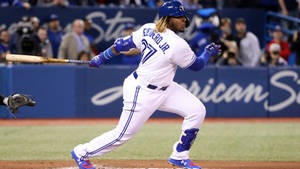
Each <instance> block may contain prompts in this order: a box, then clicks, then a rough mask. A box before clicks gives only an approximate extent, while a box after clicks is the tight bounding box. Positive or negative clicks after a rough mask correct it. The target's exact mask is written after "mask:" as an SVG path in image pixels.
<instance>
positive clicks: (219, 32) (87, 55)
mask: <svg viewBox="0 0 300 169" xmlns="http://www.w3.org/2000/svg"><path fill="white" fill-rule="evenodd" d="M181 2H182V3H183V4H184V6H185V8H189V9H196V10H198V11H197V17H199V18H201V19H202V23H201V24H200V25H199V31H198V33H197V35H196V36H195V37H194V38H193V39H191V40H190V41H189V44H190V46H191V48H192V49H193V50H194V52H195V53H196V54H197V55H199V54H200V53H202V52H203V50H204V47H205V46H206V45H207V44H208V43H210V42H215V43H218V44H221V48H222V53H221V54H220V55H218V56H216V57H212V58H211V59H210V61H209V63H210V64H216V65H230V66H237V65H241V66H250V67H253V66H259V65H260V66H282V65H287V63H288V60H289V56H290V55H291V53H294V54H295V55H296V65H300V52H299V49H300V32H297V31H296V32H295V33H294V35H293V36H292V37H286V36H285V35H284V34H283V31H282V25H277V26H276V27H275V28H274V29H273V30H272V31H273V32H272V37H273V39H272V40H271V41H270V42H268V43H267V44H266V45H265V47H264V48H263V49H261V48H260V44H259V41H258V38H257V37H256V35H255V34H254V33H252V32H250V31H248V30H247V22H246V20H245V19H243V18H238V19H237V20H235V23H232V21H231V19H230V18H227V17H224V18H218V19H219V23H218V24H216V23H214V20H215V18H216V17H218V15H217V9H222V8H224V7H238V8H240V7H247V8H250V7H253V8H263V9H265V10H272V11H275V12H279V13H282V14H283V15H290V16H293V17H299V11H300V3H297V1H295V0H294V1H292V0H278V1H274V0H254V1H241V0H182V1H181ZM162 3H163V1H162V0H28V1H27V0H24V1H22V0H1V1H0V7H6V6H21V7H24V8H26V9H30V8H31V7H32V6H60V7H68V6H72V5H73V6H105V5H111V6H131V5H133V6H145V7H146V6H148V7H151V8H156V7H158V6H159V5H161V4H162ZM208 7H213V8H208ZM207 14H209V16H208V17H207V16H206V17H204V16H203V15H207ZM91 25H92V21H91V20H89V19H79V18H76V19H74V21H73V22H72V28H71V29H70V30H69V31H64V30H62V28H61V25H60V20H59V16H58V15H56V14H51V15H50V16H49V17H48V19H47V21H46V23H43V24H41V23H40V18H38V17H36V16H31V17H28V16H23V17H22V18H21V19H20V21H19V22H18V29H17V30H16V31H15V32H14V33H12V34H10V33H9V31H8V30H7V29H1V30H0V60H1V58H3V56H5V54H7V53H16V54H28V55H38V56H43V57H53V58H66V59H78V60H90V59H91V58H92V57H93V56H95V55H97V54H98V51H97V50H96V47H95V44H94V39H95V37H94V36H93V34H92V33H91V32H90V31H91ZM232 28H234V30H233V29H232ZM134 30H135V25H133V24H132V23H128V24H126V26H125V28H124V30H123V33H122V35H123V36H126V35H129V34H130V33H131V32H132V31H134ZM233 32H235V33H233ZM121 57H122V63H123V64H131V65H136V64H138V63H139V60H140V58H141V56H140V54H139V51H136V50H131V51H130V52H127V53H123V54H122V55H121Z"/></svg>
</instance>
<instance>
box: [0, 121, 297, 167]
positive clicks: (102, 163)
mask: <svg viewBox="0 0 300 169" xmlns="http://www.w3.org/2000/svg"><path fill="white" fill-rule="evenodd" d="M117 122H118V119H14V120H0V126H40V125H87V124H90V125H91V124H94V125H95V124H96V125H97V124H117ZM181 122H182V119H150V120H149V121H148V122H147V123H181ZM218 122H221V123H226V122H230V123H232V122H238V123H240V122H241V123H243V122H253V123H255V122H279V123H280V122H290V123H300V118H271V119H270V118H269V119H268V118H247V119H236V118H235V119H229V118H226V119H224V118H213V119H210V118H208V119H206V120H205V123H218ZM93 163H94V164H96V166H97V168H99V169H112V168H131V169H132V168H135V169H138V168H174V167H172V166H171V165H169V164H168V163H167V161H165V160H93ZM195 163H196V164H199V165H201V167H202V169H300V162H240V161H195ZM75 166H76V165H75V162H73V161H72V160H67V161H63V160H58V161H0V168H1V169H76V167H75Z"/></svg>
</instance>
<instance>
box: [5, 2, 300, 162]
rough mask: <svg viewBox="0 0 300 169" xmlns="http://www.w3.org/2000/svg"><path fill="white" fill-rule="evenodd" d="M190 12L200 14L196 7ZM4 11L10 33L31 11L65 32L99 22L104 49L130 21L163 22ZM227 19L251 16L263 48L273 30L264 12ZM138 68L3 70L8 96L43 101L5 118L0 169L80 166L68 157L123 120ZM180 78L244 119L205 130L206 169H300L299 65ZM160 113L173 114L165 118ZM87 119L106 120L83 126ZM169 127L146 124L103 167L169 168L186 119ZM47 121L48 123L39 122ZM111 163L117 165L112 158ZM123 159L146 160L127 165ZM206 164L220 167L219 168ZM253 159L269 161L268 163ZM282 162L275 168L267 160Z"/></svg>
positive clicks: (137, 13) (208, 71) (144, 14)
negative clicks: (55, 20) (126, 88)
mask: <svg viewBox="0 0 300 169" xmlns="http://www.w3.org/2000/svg"><path fill="white" fill-rule="evenodd" d="M16 11H18V12H17V14H16ZM190 12H191V13H192V14H195V12H196V11H190ZM0 13H1V16H5V17H1V19H0V23H1V24H2V26H5V27H6V28H9V30H14V29H16V23H17V22H18V20H19V19H20V17H21V16H23V15H30V16H38V17H39V18H40V19H41V21H42V22H43V19H45V21H46V19H47V17H48V16H49V15H50V14H53V13H56V14H58V15H59V17H60V22H61V25H62V26H63V28H68V27H70V24H71V22H72V21H73V20H74V19H75V18H85V17H88V18H90V19H92V21H93V31H94V34H95V35H96V37H97V38H96V40H97V43H96V47H97V49H99V50H100V51H102V50H104V49H105V48H107V47H108V46H109V45H110V44H111V43H112V42H113V41H114V40H115V38H117V37H118V36H119V35H120V33H121V30H122V29H123V28H124V27H125V23H127V22H132V23H134V24H136V25H142V24H144V23H146V22H153V21H154V20H155V19H156V18H157V15H156V13H157V10H156V9H150V8H134V7H128V8H123V7H122V8H118V7H113V8H110V7H101V8H96V7H89V8H87V7H68V8H58V7H52V8H45V7H33V8H32V9H31V10H30V11H27V10H25V9H22V8H16V7H7V8H5V7H2V8H1V10H0ZM219 14H220V16H221V17H223V16H224V17H225V16H226V17H229V18H231V19H232V20H233V21H235V19H237V18H238V17H243V18H245V20H246V21H247V25H248V30H250V31H251V32H254V33H255V34H256V35H257V36H258V38H259V41H260V45H261V48H263V47H264V45H265V38H264V36H265V31H266V30H265V26H266V12H265V11H264V10H260V9H236V8H230V9H228V8H224V9H222V10H221V11H219ZM118 17H119V18H118ZM116 18H118V19H116ZM108 21H111V22H108ZM191 23H192V25H191V27H190V28H189V29H188V30H187V32H186V33H185V34H184V35H183V37H184V38H185V39H186V40H190V39H191V38H192V37H193V36H195V34H196V33H197V30H196V26H195V22H194V21H193V20H192V22H191ZM119 62H120V60H118V59H115V60H113V61H112V63H113V64H118V63H119ZM134 69H135V67H134V66H124V65H105V66H104V67H103V68H101V69H90V68H88V67H87V66H80V65H31V64H25V65H24V64H15V65H11V64H1V65H0V93H2V94H4V95H9V94H11V93H26V94H30V95H31V96H32V97H33V98H34V99H35V100H36V101H37V105H36V107H34V108H28V107H23V108H20V110H19V113H18V114H17V115H16V116H17V118H18V120H1V121H0V124H1V125H0V130H1V131H2V132H1V136H0V138H1V141H0V147H1V148H0V149H1V150H0V152H1V153H0V154H2V157H1V155H0V168H5V167H6V168H42V167H45V168H47V167H48V168H49V167H69V166H70V165H71V166H74V164H73V163H72V162H71V160H69V158H70V157H69V150H70V149H72V147H73V146H75V145H76V144H78V143H81V142H86V141H88V140H89V139H91V138H92V137H94V136H96V135H97V134H100V133H102V132H104V131H105V130H109V129H111V128H112V127H113V125H112V124H115V123H116V121H115V120H114V121H113V122H112V123H109V125H107V122H106V121H105V120H104V121H102V120H103V119H106V118H118V117H119V115H120V112H121V105H122V99H121V89H122V88H121V87H122V81H123V79H124V78H125V77H126V76H127V75H128V74H129V73H130V72H132V71H133V70H134ZM175 80H176V81H177V82H179V83H180V84H182V85H183V86H185V87H186V88H187V89H189V90H190V91H191V92H192V93H193V94H195V95H196V96H197V97H198V98H200V99H201V100H202V101H203V102H204V104H205V105H206V107H207V117H218V118H220V117H225V118H229V117H230V118H239V119H238V120H242V122H237V121H234V122H233V123H232V121H231V119H227V120H226V119H223V120H222V119H221V121H220V122H219V123H218V122H217V123H214V122H213V123H211V121H210V120H208V122H207V123H205V124H204V127H203V129H201V130H202V134H200V136H199V138H198V139H197V141H196V143H195V145H194V146H195V147H194V149H195V150H194V152H192V158H193V159H195V160H196V161H197V162H198V163H199V164H204V166H206V167H208V168H299V166H300V164H299V161H300V159H299V149H298V147H299V142H300V139H299V138H300V137H299V132H298V131H299V120H298V119H299V117H300V68H299V67H295V66H287V67H255V68H247V67H225V66H224V67H223V66H207V67H206V68H205V69H204V70H202V71H201V72H197V73H194V72H191V71H189V70H178V72H177V75H176V78H175ZM0 112H1V113H0V117H1V118H4V119H6V118H8V119H11V118H12V116H11V115H10V114H8V113H7V109H6V108H3V107H1V108H0ZM154 117H162V118H173V117H175V116H174V115H172V114H169V113H165V112H157V113H155V114H154ZM257 117H259V118H260V117H263V118H264V119H263V120H261V121H256V120H255V119H254V120H253V119H252V118H257ZM272 117H276V118H277V117H290V119H281V118H278V120H274V119H271V118H272ZM61 118H72V119H79V121H80V122H75V121H72V120H70V119H69V120H70V121H68V120H67V121H68V122H66V123H65V122H62V121H60V119H61ZM83 118H84V119H85V118H97V119H98V118H99V119H98V121H97V120H96V121H85V120H84V119H83ZM240 118H249V121H248V120H245V121H244V122H243V119H240ZM21 119H25V121H22V120H21ZM27 119H28V120H32V119H37V120H36V121H35V120H33V121H31V122H30V121H26V120H27ZM40 119H45V120H46V119H48V120H50V121H51V122H50V123H45V124H43V123H44V122H45V121H43V120H40ZM268 119H270V120H271V121H268ZM87 120H90V119H87ZM228 120H229V121H228ZM264 120H266V121H264ZM167 121H168V119H167ZM170 121H171V124H169V123H167V122H166V121H163V122H164V124H160V122H158V123H159V124H156V125H153V124H152V123H149V124H147V125H146V126H145V129H143V130H142V131H141V134H140V135H138V137H137V139H134V140H133V142H131V143H129V145H128V146H127V145H126V146H125V148H123V149H121V150H117V151H116V152H113V153H112V154H111V155H108V156H107V157H104V158H101V160H103V161H96V164H100V165H102V164H107V165H108V166H114V167H116V164H118V167H120V166H124V167H128V166H129V167H130V168H135V167H147V166H148V167H168V166H167V165H166V164H164V163H163V162H159V163H163V164H162V165H155V164H156V163H157V160H164V158H167V157H168V153H169V152H168V151H167V150H166V151H163V150H165V149H167V148H170V146H171V143H173V142H174V141H175V140H176V139H177V136H176V132H178V131H175V129H177V130H179V128H180V121H176V120H175V122H174V123H173V121H172V120H171V119H170ZM24 122H25V124H24V125H22V124H23V123H24ZM41 124H42V125H46V126H40V125H41ZM78 124H79V125H78ZM253 124H255V125H253ZM176 127H177V128H176ZM98 129H101V131H100V130H98ZM161 129H164V130H166V131H162V133H173V134H174V135H172V136H164V137H162V135H163V134H161V133H157V130H161ZM155 131H156V132H155ZM77 133H84V134H77ZM147 136H153V137H150V138H149V137H147ZM58 138H59V139H58ZM166 140H168V141H166ZM198 140H199V141H198ZM158 142H159V143H161V145H158V146H157V147H155V146H154V147H155V148H154V147H152V146H149V145H156V144H157V143H158ZM8 143H11V145H8ZM142 143H144V144H142ZM168 144H170V146H169V147H168ZM137 145H141V146H137ZM250 145H251V146H250ZM249 146H250V147H249ZM151 147H152V148H151ZM135 148H137V150H144V149H145V148H146V150H148V151H147V152H144V153H145V154H144V155H142V154H139V153H138V152H139V151H138V152H136V151H133V150H134V149H135ZM157 150H161V151H162V152H161V151H157ZM168 150H169V149H168ZM252 153H253V154H252ZM259 153H260V154H259ZM281 153H282V154H281ZM148 157H149V158H148ZM107 159H108V160H113V161H112V162H107V161H106V160H107ZM124 159H125V160H128V159H129V160H139V161H129V162H127V163H126V162H124V163H125V164H120V165H119V163H122V160H124ZM141 159H142V160H149V159H150V160H156V161H154V162H153V161H151V162H150V164H145V165H133V163H134V164H138V163H141V161H140V160H141ZM27 160H29V161H27ZM32 160H34V161H32ZM39 160H42V161H39ZM49 160H50V161H49ZM57 160H58V161H59V164H58V162H57ZM61 160H67V161H61ZM206 161H213V162H212V163H213V164H209V162H206ZM214 161H217V162H214ZM220 161H221V162H220ZM232 161H233V163H234V165H233V164H232V163H231V162H232ZM239 161H247V162H248V163H239ZM255 161H261V162H266V163H262V164H260V163H256V162H255ZM274 161H276V162H277V163H276V162H275V163H269V162H274ZM283 161H284V162H283ZM227 162H228V163H227ZM41 163H42V164H41ZM25 164H26V165H25ZM16 166H18V167H16ZM27 166H28V167H27ZM41 166H42V167H41Z"/></svg>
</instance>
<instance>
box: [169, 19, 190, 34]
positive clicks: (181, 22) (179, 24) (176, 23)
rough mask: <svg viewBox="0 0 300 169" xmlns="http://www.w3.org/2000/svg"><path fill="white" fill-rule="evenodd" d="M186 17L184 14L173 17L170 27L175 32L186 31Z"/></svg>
mask: <svg viewBox="0 0 300 169" xmlns="http://www.w3.org/2000/svg"><path fill="white" fill-rule="evenodd" d="M185 24H186V18H185V17H184V16H179V17H171V18H170V20H169V25H168V28H169V29H171V30H172V31H174V32H184V29H185Z"/></svg>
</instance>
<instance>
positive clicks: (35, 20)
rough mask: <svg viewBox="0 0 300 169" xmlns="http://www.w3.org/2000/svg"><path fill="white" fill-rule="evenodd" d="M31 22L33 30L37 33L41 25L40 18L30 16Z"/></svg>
mask: <svg viewBox="0 0 300 169" xmlns="http://www.w3.org/2000/svg"><path fill="white" fill-rule="evenodd" d="M30 22H31V25H32V29H33V32H35V33H37V31H38V29H39V26H40V20H39V18H38V17H36V16H32V17H30Z"/></svg>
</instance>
